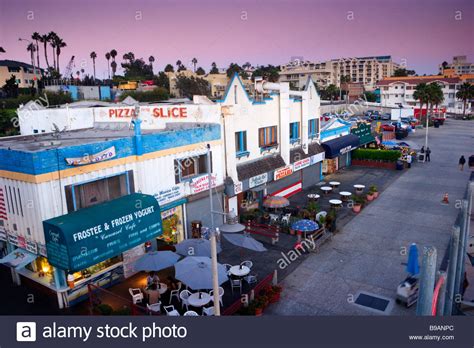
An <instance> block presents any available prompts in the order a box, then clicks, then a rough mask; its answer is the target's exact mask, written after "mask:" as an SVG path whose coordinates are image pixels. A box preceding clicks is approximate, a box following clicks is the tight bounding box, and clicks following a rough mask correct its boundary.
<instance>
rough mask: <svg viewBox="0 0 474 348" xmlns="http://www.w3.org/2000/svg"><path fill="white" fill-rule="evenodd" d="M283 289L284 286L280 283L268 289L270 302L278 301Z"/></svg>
mask: <svg viewBox="0 0 474 348" xmlns="http://www.w3.org/2000/svg"><path fill="white" fill-rule="evenodd" d="M281 291H282V287H281V286H279V285H272V286H269V287H268V288H267V289H266V294H267V296H268V299H269V301H270V303H276V302H278V301H279V300H280V294H281Z"/></svg>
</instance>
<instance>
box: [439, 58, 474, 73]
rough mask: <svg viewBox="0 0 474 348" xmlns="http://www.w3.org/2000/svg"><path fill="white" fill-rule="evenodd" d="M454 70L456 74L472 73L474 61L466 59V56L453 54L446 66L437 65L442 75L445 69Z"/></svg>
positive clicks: (473, 71)
mask: <svg viewBox="0 0 474 348" xmlns="http://www.w3.org/2000/svg"><path fill="white" fill-rule="evenodd" d="M450 69H452V70H454V72H455V73H456V75H458V76H460V75H467V74H474V63H470V62H468V61H467V56H454V57H453V60H452V62H451V63H448V65H447V66H443V65H442V64H440V65H439V72H440V74H441V75H444V73H445V71H446V70H450Z"/></svg>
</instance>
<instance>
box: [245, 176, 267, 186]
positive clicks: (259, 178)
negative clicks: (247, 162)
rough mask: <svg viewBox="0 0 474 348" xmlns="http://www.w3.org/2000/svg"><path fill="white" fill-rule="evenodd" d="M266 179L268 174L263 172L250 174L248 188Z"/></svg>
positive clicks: (264, 181)
mask: <svg viewBox="0 0 474 348" xmlns="http://www.w3.org/2000/svg"><path fill="white" fill-rule="evenodd" d="M267 181H268V174H267V173H263V174H260V175H256V176H252V177H251V178H250V179H249V188H254V187H257V186H260V185H263V184H265V183H266V182H267Z"/></svg>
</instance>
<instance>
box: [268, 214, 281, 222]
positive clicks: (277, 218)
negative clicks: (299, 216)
mask: <svg viewBox="0 0 474 348" xmlns="http://www.w3.org/2000/svg"><path fill="white" fill-rule="evenodd" d="M268 215H270V219H271V221H275V222H278V221H279V220H280V215H278V214H268Z"/></svg>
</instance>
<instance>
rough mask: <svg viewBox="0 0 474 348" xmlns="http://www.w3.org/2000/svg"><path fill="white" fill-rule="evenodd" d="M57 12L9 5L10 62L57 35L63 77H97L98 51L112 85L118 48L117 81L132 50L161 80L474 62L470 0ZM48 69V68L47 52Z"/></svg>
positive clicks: (121, 6)
mask: <svg viewBox="0 0 474 348" xmlns="http://www.w3.org/2000/svg"><path fill="white" fill-rule="evenodd" d="M48 3H49V6H47V7H46V6H45V5H44V4H43V5H40V4H38V3H37V2H35V1H32V0H25V1H18V2H15V3H10V4H8V6H7V2H6V1H4V0H3V1H2V2H1V5H0V9H1V14H0V19H1V21H0V22H1V24H0V36H1V37H2V40H1V41H0V46H2V47H3V48H4V49H5V51H6V53H4V54H3V55H2V59H12V60H19V61H23V62H26V63H29V61H30V54H29V52H27V50H26V46H27V43H26V42H21V41H18V38H19V37H21V38H25V39H31V35H32V33H33V32H35V31H37V32H39V33H40V34H44V33H48V32H50V31H54V32H56V33H57V34H58V35H60V36H61V38H63V40H64V41H65V42H66V43H67V46H66V47H64V48H63V49H62V53H61V56H60V58H61V61H60V68H61V69H64V67H65V66H66V65H67V63H68V61H69V59H70V58H71V56H75V69H81V68H84V69H85V73H86V74H89V75H92V62H91V59H90V58H89V54H90V53H91V52H92V51H95V52H96V53H97V56H98V58H97V61H96V69H97V77H98V78H100V79H103V78H106V77H107V61H106V59H105V53H107V52H109V51H110V50H111V49H116V50H117V51H118V63H119V64H118V71H117V73H118V74H122V73H123V70H122V68H121V66H120V63H121V62H122V55H123V54H124V53H127V52H130V51H131V52H134V54H135V57H137V58H143V59H144V60H145V61H147V60H148V57H149V56H151V55H152V56H154V57H155V59H156V62H155V63H154V72H155V73H157V72H158V71H160V70H163V68H164V66H165V65H166V64H168V63H169V64H172V65H174V64H175V62H176V61H177V60H181V61H182V62H183V63H184V64H185V65H186V66H188V67H190V66H191V63H190V62H191V60H192V59H193V58H194V57H195V58H197V60H198V63H197V66H202V67H203V68H204V69H205V70H206V71H209V69H210V65H211V63H212V62H216V63H217V66H218V67H219V68H225V67H227V66H228V65H229V63H231V62H236V63H239V64H243V63H245V62H247V61H249V62H250V63H252V65H254V66H256V65H267V64H272V65H281V64H286V63H288V62H289V61H290V60H291V59H292V58H295V57H298V58H303V59H304V60H309V61H324V60H330V59H337V58H346V57H360V56H379V55H391V56H392V59H393V60H394V62H397V63H399V64H402V66H405V65H406V67H407V68H409V69H413V70H415V71H416V73H417V74H419V75H423V74H437V73H438V65H439V64H440V63H441V62H443V61H450V60H451V59H452V57H453V56H457V55H466V56H468V59H469V58H471V59H472V57H473V56H474V48H473V46H472V45H467V44H466V42H468V41H469V40H470V39H472V37H473V36H474V35H473V34H474V27H473V25H472V23H473V19H472V13H473V11H472V10H473V3H472V2H471V1H467V0H456V1H450V2H446V1H438V0H437V1H429V6H428V2H427V1H419V2H417V3H411V2H410V1H406V0H403V1H398V2H388V1H386V2H385V1H384V2H383V3H384V5H383V6H380V3H381V2H380V1H379V2H376V1H373V0H368V1H361V2H358V3H357V4H355V3H353V2H350V1H334V2H329V1H305V0H300V1H293V2H289V1H277V2H275V3H273V4H272V5H271V6H270V5H268V4H263V3H262V4H255V3H253V2H250V1H239V2H236V3H235V2H232V3H224V4H222V5H219V6H217V5H216V4H215V3H213V2H211V1H204V2H200V3H199V4H196V3H193V2H191V1H160V2H158V3H154V2H152V1H146V0H143V1H138V2H136V3H134V5H133V6H131V5H130V4H129V3H128V2H126V1H108V0H107V1H102V2H100V3H97V2H94V1H92V0H85V1H82V2H81V3H80V4H79V3H73V2H64V1H63V2H59V1H56V0H51V1H48ZM361 5H364V6H361ZM407 6H410V11H408V12H407V11H405V10H406V8H407ZM53 18H54V24H52V22H53V20H52V19H53ZM94 27H96V28H97V29H93V28H94ZM91 28H92V29H93V30H92V31H86V30H88V29H91ZM178 28H179V29H178ZM452 38H456V40H453V39H452ZM440 43H442V45H441V44H440ZM48 48H49V49H50V50H51V48H50V47H49V46H48ZM242 48H245V49H244V50H242ZM426 57H429V58H426ZM40 62H41V66H42V67H44V66H45V61H44V53H43V50H42V47H40Z"/></svg>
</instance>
